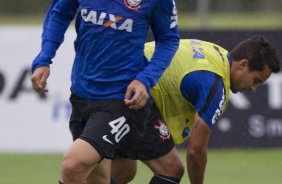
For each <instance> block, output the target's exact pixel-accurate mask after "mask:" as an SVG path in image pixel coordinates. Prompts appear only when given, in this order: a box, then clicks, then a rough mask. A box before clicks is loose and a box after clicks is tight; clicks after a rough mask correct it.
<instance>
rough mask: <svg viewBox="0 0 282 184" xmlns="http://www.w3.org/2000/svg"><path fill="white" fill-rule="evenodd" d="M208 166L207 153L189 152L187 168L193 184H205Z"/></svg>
mask: <svg viewBox="0 0 282 184" xmlns="http://www.w3.org/2000/svg"><path fill="white" fill-rule="evenodd" d="M206 164H207V153H206V152H201V153H197V152H191V151H190V152H188V153H187V168H188V175H189V179H190V182H191V184H203V183H204V175H205V168H206Z"/></svg>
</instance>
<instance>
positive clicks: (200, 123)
mask: <svg viewBox="0 0 282 184" xmlns="http://www.w3.org/2000/svg"><path fill="white" fill-rule="evenodd" d="M209 135H210V128H209V127H208V125H207V124H206V123H205V121H204V120H203V119H202V118H201V117H200V116H199V115H198V114H196V116H195V126H194V128H193V131H192V135H191V137H190V140H189V145H188V148H187V155H186V157H187V158H186V159H187V167H188V168H187V169H188V173H189V178H190V182H191V184H203V182H204V174H205V168H206V164H207V151H208V140H209Z"/></svg>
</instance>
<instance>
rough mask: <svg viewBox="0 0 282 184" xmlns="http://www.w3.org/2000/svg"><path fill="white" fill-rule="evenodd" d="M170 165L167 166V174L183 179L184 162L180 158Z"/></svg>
mask: <svg viewBox="0 0 282 184" xmlns="http://www.w3.org/2000/svg"><path fill="white" fill-rule="evenodd" d="M168 166H169V167H167V170H168V171H166V173H168V174H166V175H167V176H171V177H174V178H178V179H181V178H182V176H183V175H184V171H185V169H184V165H183V164H182V162H181V161H180V160H175V161H174V162H173V163H171V164H169V165H168Z"/></svg>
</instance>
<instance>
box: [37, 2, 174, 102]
mask: <svg viewBox="0 0 282 184" xmlns="http://www.w3.org/2000/svg"><path fill="white" fill-rule="evenodd" d="M75 16H76V24H75V27H76V31H77V38H76V41H75V43H74V46H75V53H76V54H75V59H74V64H73V68H72V75H71V81H72V84H71V91H72V92H73V93H75V94H76V95H78V96H80V97H82V98H84V99H89V100H92V99H123V98H124V93H125V91H126V88H127V86H128V84H129V83H130V82H131V81H132V80H134V79H136V80H139V81H141V82H142V83H143V84H144V85H145V86H146V88H147V90H148V91H149V90H150V89H151V88H152V87H153V86H154V85H155V84H156V82H157V81H158V79H159V78H160V76H161V75H162V73H163V72H164V70H165V69H166V68H167V67H168V65H169V64H170V61H171V59H172V57H173V56H174V54H175V52H176V50H177V48H178V43H179V34H178V26H177V11H176V7H175V3H174V1H173V0H150V1H145V0H91V1H90V0H54V1H53V3H52V5H51V6H50V8H49V10H48V13H47V16H46V18H45V21H44V26H43V33H42V47H41V48H42V49H41V51H40V53H39V54H38V56H37V57H36V58H35V59H34V61H33V64H32V71H33V72H34V70H35V69H36V68H38V67H40V66H49V63H50V61H51V59H52V58H53V57H54V56H55V53H56V50H57V49H58V47H59V46H60V44H61V43H62V42H63V40H64V33H65V32H66V30H67V28H68V26H69V25H70V23H71V21H72V20H73V19H74V17H75ZM149 28H151V29H152V33H153V34H154V38H155V41H156V50H155V53H154V55H153V57H152V59H151V62H150V63H148V62H147V60H146V58H145V57H144V52H143V50H144V43H145V40H146V37H147V33H148V30H149Z"/></svg>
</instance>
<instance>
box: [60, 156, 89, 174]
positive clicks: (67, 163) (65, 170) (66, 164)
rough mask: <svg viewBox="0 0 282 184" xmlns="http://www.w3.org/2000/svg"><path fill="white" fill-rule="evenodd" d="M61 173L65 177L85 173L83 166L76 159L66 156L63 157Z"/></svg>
mask: <svg viewBox="0 0 282 184" xmlns="http://www.w3.org/2000/svg"><path fill="white" fill-rule="evenodd" d="M61 172H62V174H63V175H64V176H68V177H71V176H75V175H77V174H79V173H82V172H84V170H83V164H82V163H81V162H80V161H79V160H78V159H76V158H75V157H72V156H70V155H67V154H66V155H64V157H63V162H62V167H61Z"/></svg>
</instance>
